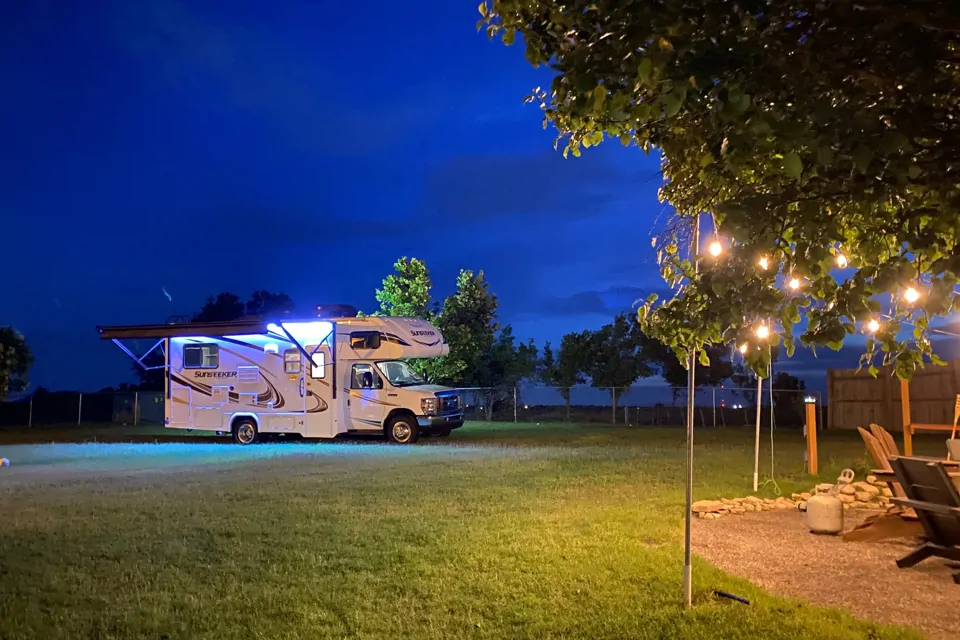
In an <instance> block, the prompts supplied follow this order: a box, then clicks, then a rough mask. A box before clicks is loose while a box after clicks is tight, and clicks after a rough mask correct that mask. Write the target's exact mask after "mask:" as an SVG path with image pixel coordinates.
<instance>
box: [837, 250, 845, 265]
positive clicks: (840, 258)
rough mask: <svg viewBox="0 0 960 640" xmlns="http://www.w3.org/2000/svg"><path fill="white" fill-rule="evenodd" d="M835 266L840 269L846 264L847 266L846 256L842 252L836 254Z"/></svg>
mask: <svg viewBox="0 0 960 640" xmlns="http://www.w3.org/2000/svg"><path fill="white" fill-rule="evenodd" d="M837 266H838V267H840V268H841V269H844V268H846V266H847V256H845V255H843V254H842V253H838V254H837Z"/></svg>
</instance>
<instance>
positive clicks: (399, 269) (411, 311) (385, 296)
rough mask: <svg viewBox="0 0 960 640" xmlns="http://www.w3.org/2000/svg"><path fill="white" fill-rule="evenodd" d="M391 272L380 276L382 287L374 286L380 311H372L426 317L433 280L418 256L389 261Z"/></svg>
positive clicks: (428, 313) (391, 314) (378, 313)
mask: <svg viewBox="0 0 960 640" xmlns="http://www.w3.org/2000/svg"><path fill="white" fill-rule="evenodd" d="M393 270H394V271H395V273H392V274H390V275H389V276H387V277H386V278H384V279H383V288H382V289H377V293H376V297H377V302H379V303H380V311H379V312H377V313H376V314H375V315H381V316H393V317H403V318H423V319H425V320H430V319H431V317H432V310H431V308H430V290H431V288H432V287H433V281H432V280H431V279H430V272H429V271H428V270H427V265H426V263H424V262H423V261H422V260H418V259H416V258H407V257H406V256H404V257H402V258H400V259H399V260H397V261H396V262H395V263H394V264H393Z"/></svg>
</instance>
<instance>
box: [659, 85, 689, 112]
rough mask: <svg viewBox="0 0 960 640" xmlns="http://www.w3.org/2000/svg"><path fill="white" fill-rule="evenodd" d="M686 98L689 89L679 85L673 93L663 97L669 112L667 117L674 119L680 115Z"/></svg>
mask: <svg viewBox="0 0 960 640" xmlns="http://www.w3.org/2000/svg"><path fill="white" fill-rule="evenodd" d="M686 97H687V88H686V87H685V86H683V85H677V86H676V87H674V88H673V90H672V91H670V93H668V94H667V95H665V96H664V97H663V102H664V106H665V107H666V111H667V117H669V118H672V117H673V116H675V115H677V114H678V113H680V108H681V107H682V106H683V101H684V99H685V98H686Z"/></svg>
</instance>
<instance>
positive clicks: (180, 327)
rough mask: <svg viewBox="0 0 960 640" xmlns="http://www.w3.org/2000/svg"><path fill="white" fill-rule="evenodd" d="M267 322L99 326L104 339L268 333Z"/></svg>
mask: <svg viewBox="0 0 960 640" xmlns="http://www.w3.org/2000/svg"><path fill="white" fill-rule="evenodd" d="M268 324H269V323H267V322H266V321H265V320H261V319H259V318H256V319H252V320H236V321H233V322H184V323H180V324H139V325H126V326H118V327H97V333H99V334H100V338H101V339H102V340H128V339H129V340H132V339H137V338H178V337H193V336H205V337H211V338H213V337H218V336H237V335H252V334H260V333H267V325H268Z"/></svg>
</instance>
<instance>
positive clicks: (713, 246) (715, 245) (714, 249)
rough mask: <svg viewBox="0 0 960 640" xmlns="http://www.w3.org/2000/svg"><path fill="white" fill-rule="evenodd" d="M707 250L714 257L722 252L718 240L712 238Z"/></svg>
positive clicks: (721, 246)
mask: <svg viewBox="0 0 960 640" xmlns="http://www.w3.org/2000/svg"><path fill="white" fill-rule="evenodd" d="M708 251H710V255H712V256H713V257H714V258H716V257H718V256H719V255H720V254H721V253H723V245H722V244H720V241H719V240H714V241H713V242H711V243H710V247H709V248H708Z"/></svg>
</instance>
